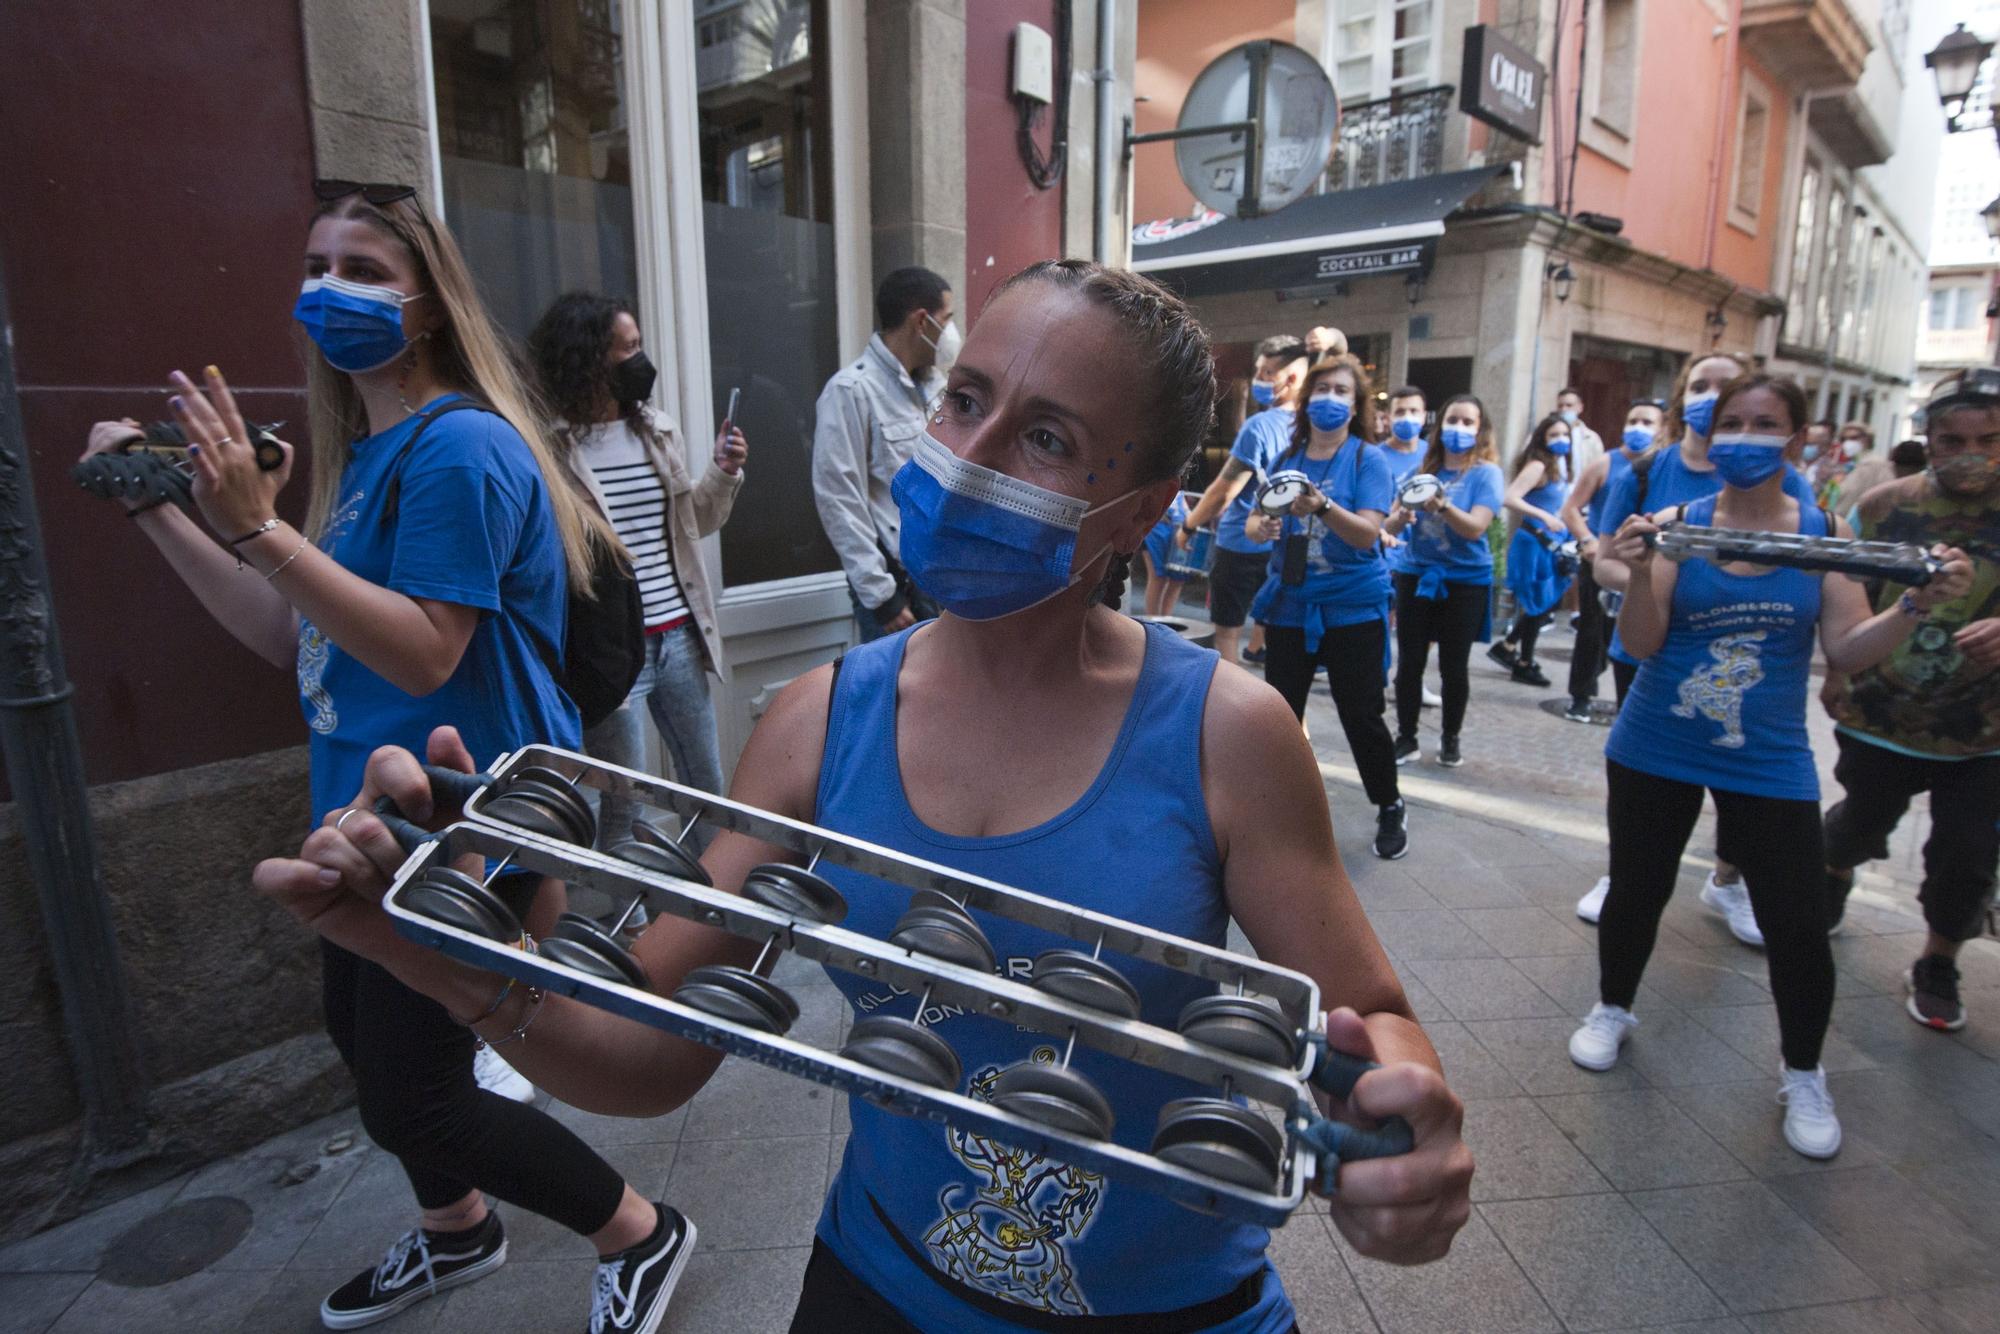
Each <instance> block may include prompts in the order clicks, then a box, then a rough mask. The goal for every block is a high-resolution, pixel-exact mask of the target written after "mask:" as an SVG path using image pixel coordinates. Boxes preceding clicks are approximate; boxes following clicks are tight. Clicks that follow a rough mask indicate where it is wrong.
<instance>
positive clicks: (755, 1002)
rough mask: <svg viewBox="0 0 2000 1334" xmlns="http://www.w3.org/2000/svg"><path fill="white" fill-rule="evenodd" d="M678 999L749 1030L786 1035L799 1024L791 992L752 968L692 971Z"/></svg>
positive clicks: (723, 966) (724, 966)
mask: <svg viewBox="0 0 2000 1334" xmlns="http://www.w3.org/2000/svg"><path fill="white" fill-rule="evenodd" d="M674 999H675V1000H677V1001H679V1002H680V1003H681V1004H683V1005H691V1006H693V1007H694V1008H695V1009H697V1010H705V1011H707V1012H708V1013H709V1014H712V1015H715V1016H716V1017H717V1018H721V1019H728V1020H731V1021H733V1022H735V1023H739V1024H742V1025H744V1026H745V1027H746V1028H755V1029H760V1030H762V1031H763V1032H766V1033H775V1034H780V1035H782V1034H784V1033H785V1032H786V1031H787V1030H789V1029H790V1028H791V1026H792V1025H793V1024H795V1023H797V1022H798V1018H799V1003H798V1002H797V1001H795V1000H793V999H792V997H791V993H789V992H787V991H786V990H785V989H784V988H783V987H780V986H778V985H776V984H775V983H773V982H772V981H771V980H770V979H768V978H764V977H759V976H758V975H757V974H755V973H753V972H751V971H750V970H749V969H748V968H737V967H735V966H734V965H731V964H708V965H705V966H704V967H701V968H696V969H693V970H691V971H690V972H689V973H688V975H687V978H686V980H684V981H683V982H682V983H681V985H680V987H679V988H678V989H677V990H676V991H675V992H674Z"/></svg>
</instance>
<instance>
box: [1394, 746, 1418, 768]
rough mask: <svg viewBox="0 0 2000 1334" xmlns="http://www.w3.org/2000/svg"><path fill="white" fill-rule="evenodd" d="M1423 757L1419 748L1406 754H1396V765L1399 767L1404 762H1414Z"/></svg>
mask: <svg viewBox="0 0 2000 1334" xmlns="http://www.w3.org/2000/svg"><path fill="white" fill-rule="evenodd" d="M1423 757H1424V753H1423V752H1422V751H1420V750H1413V751H1411V752H1410V753H1409V754H1407V755H1398V756H1397V757H1396V767H1397V768H1399V769H1400V768H1402V767H1403V766H1404V765H1406V764H1415V763H1416V762H1417V761H1418V760H1421V759H1422V758H1423Z"/></svg>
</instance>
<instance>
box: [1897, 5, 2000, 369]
mask: <svg viewBox="0 0 2000 1334" xmlns="http://www.w3.org/2000/svg"><path fill="white" fill-rule="evenodd" d="M1939 9H1940V11H1941V12H1940V14H1939V22H1940V25H1941V26H1942V24H1943V22H1944V21H1945V20H1946V19H1948V20H1949V21H1950V22H1952V23H1963V24H1964V25H1965V26H1966V28H1967V29H1968V30H1969V31H1971V32H1974V33H1977V34H1978V35H1979V36H1981V37H1984V38H1987V39H1988V40H1993V39H1996V38H2000V0H1954V3H1952V4H1951V5H1950V6H1948V7H1946V6H1940V7H1939ZM1996 71H2000V57H1994V56H1989V57H1987V59H1986V62H1985V63H1984V64H1982V65H1981V66H1980V67H1979V78H1978V80H1977V81H1976V82H1975V83H1974V85H1973V89H1972V95H1971V96H1970V97H1968V98H1967V99H1966V103H1965V110H1964V111H1963V112H1962V113H1961V114H1960V116H1959V119H1958V132H1957V133H1955V134H1948V135H1946V136H1945V139H1944V144H1943V146H1942V147H1941V149H1940V150H1939V167H1938V176H1937V185H1936V196H1935V199H1934V204H1933V208H1932V217H1931V231H1930V253H1929V265H1930V279H1929V291H1928V293H1927V299H1926V300H1925V302H1924V309H1923V318H1922V322H1921V327H1920V330H1919V333H1918V337H1917V348H1916V358H1917V379H1918V383H1919V393H1918V395H1917V397H1918V398H1919V399H1920V400H1921V399H1922V398H1923V397H1924V396H1925V395H1924V393H1923V390H1924V389H1925V388H1926V387H1927V386H1929V385H1932V384H1935V383H1937V381H1939V380H1941V379H1943V378H1944V377H1945V376H1947V375H1949V374H1951V373H1952V372H1954V371H1959V370H1963V369H1964V368H1966V367H1968V366H1990V365H1992V364H1994V362H1995V360H1996V359H2000V341H1996V340H2000V318H1996V316H2000V304H1997V303H2000V240H1995V239H1994V237H1993V236H1992V234H1991V233H1990V232H1988V230H1987V228H1986V221H1985V219H1984V218H1983V217H1981V216H1980V211H1981V210H1982V209H1984V208H1985V207H1986V206H1987V205H1988V204H1990V203H1992V202H1993V200H1994V199H1995V198H1996V197H2000V145H1996V143H1995V141H1994V132H1993V104H1992V97H1993V87H1994V78H1995V74H1996Z"/></svg>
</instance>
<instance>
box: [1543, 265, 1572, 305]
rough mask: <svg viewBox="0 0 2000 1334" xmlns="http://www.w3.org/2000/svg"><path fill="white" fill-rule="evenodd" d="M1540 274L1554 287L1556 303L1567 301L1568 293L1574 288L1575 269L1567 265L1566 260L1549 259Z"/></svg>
mask: <svg viewBox="0 0 2000 1334" xmlns="http://www.w3.org/2000/svg"><path fill="white" fill-rule="evenodd" d="M1542 276H1543V277H1545V278H1547V279H1548V281H1549V285H1550V286H1552V287H1554V288H1555V292H1556V302H1557V304H1558V305H1560V304H1561V303H1563V302H1566V301H1568V300H1569V296H1570V293H1571V292H1573V291H1574V290H1576V270H1574V269H1572V268H1571V267H1570V266H1569V261H1568V260H1550V261H1549V266H1548V267H1547V268H1546V269H1544V270H1542Z"/></svg>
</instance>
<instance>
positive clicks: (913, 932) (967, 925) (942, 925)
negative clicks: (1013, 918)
mask: <svg viewBox="0 0 2000 1334" xmlns="http://www.w3.org/2000/svg"><path fill="white" fill-rule="evenodd" d="M889 943H890V944H892V945H899V946H901V947H902V948H904V949H906V950H908V951H910V952H911V953H912V954H922V955H926V956H928V957H929V958H933V959H943V960H944V961H945V962H947V963H955V964H958V965H960V966H961V967H964V968H971V969H973V970H975V971H977V972H982V973H990V972H992V971H993V969H994V966H995V959H994V957H993V945H992V943H991V942H990V941H988V940H987V939H986V933H985V932H984V931H981V930H980V929H979V924H978V923H977V922H975V921H973V920H972V918H971V917H970V916H968V915H967V914H966V913H965V911H964V910H963V909H961V908H958V907H957V906H956V905H953V906H952V907H950V908H939V907H932V906H928V905H925V906H919V907H914V908H911V909H910V910H909V911H907V912H905V913H904V914H903V915H902V917H901V918H900V919H899V920H898V921H897V922H896V927H895V930H893V931H891V932H890V933H889Z"/></svg>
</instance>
